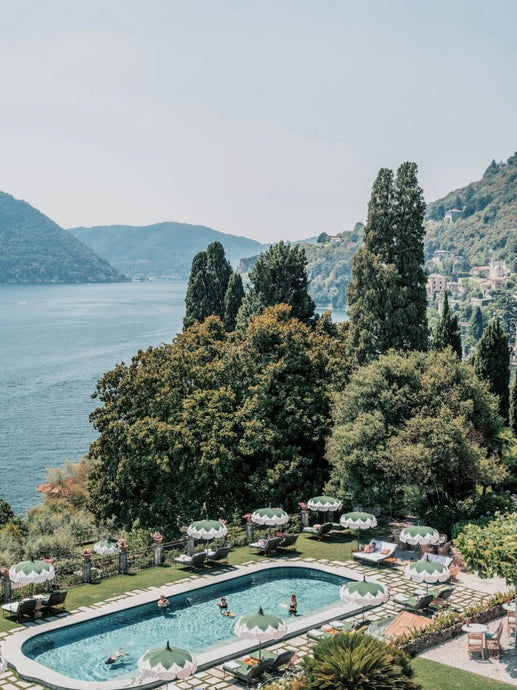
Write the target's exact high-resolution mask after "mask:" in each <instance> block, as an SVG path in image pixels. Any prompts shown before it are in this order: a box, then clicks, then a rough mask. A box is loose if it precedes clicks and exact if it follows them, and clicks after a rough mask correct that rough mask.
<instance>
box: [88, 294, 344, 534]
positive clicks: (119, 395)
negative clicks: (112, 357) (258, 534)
mask: <svg viewBox="0 0 517 690" xmlns="http://www.w3.org/2000/svg"><path fill="white" fill-rule="evenodd" d="M340 332H341V330H340V329H338V336H337V337H336V333H333V334H332V336H330V335H329V334H328V329H327V328H326V327H322V328H319V327H318V328H316V329H312V328H309V327H308V326H306V325H305V324H303V323H301V322H300V321H299V320H298V319H293V318H291V309H290V307H289V306H287V305H277V306H276V307H273V308H270V309H267V310H266V311H265V312H264V313H263V314H261V315H260V316H258V317H256V318H255V319H253V320H252V321H251V322H250V324H249V326H248V328H247V329H246V330H244V331H241V332H235V333H233V334H229V333H227V332H226V331H225V330H224V327H223V325H222V323H221V320H220V319H219V318H217V317H214V316H211V317H208V318H207V319H205V321H204V322H203V323H202V324H194V326H192V327H191V328H189V329H187V330H186V331H185V332H184V333H182V334H180V335H178V336H177V338H176V339H175V340H174V341H173V342H172V344H168V345H163V346H161V347H158V348H155V349H152V348H150V349H149V350H147V351H145V352H142V351H141V352H139V353H138V354H137V355H136V356H135V357H134V358H133V360H132V362H131V364H130V365H128V366H126V365H123V364H120V365H118V366H117V367H116V368H115V369H114V370H112V371H111V372H108V373H107V374H105V375H104V376H103V378H102V379H101V380H100V381H99V383H98V385H97V394H96V395H97V397H98V398H99V400H100V401H101V403H102V405H101V406H100V407H98V408H97V409H96V410H94V412H93V413H92V415H91V420H92V422H93V425H94V427H95V428H96V429H97V430H98V431H99V432H100V436H99V438H98V439H97V440H96V441H94V442H93V443H92V444H91V446H90V452H89V454H90V457H91V458H92V459H93V460H94V461H95V467H94V470H93V471H92V474H91V480H90V494H91V508H92V510H93V512H94V513H95V514H96V516H97V517H98V518H101V519H108V518H110V517H112V516H114V517H115V519H116V521H117V524H118V525H119V526H121V527H130V526H131V525H133V524H134V523H135V522H136V521H138V522H139V523H140V525H141V526H145V527H146V528H147V527H148V528H154V529H156V528H158V529H169V531H170V529H171V528H172V529H174V528H177V527H178V526H180V525H182V524H185V521H187V520H191V519H195V518H197V517H199V514H200V510H201V506H202V505H203V503H204V504H206V510H207V511H208V512H209V513H210V514H211V515H213V516H216V517H218V516H221V517H223V516H232V515H233V514H234V513H235V512H236V511H237V512H238V513H239V514H241V512H242V511H248V510H250V509H252V508H254V507H257V506H259V505H263V504H265V505H268V504H270V503H271V504H272V505H280V504H281V505H283V507H285V508H287V509H292V508H294V507H295V506H296V504H297V502H298V501H300V500H303V499H304V498H306V497H307V495H308V494H309V493H311V492H313V491H314V488H315V487H321V486H322V485H323V483H324V482H325V481H326V479H327V478H328V467H327V463H326V461H325V460H324V443H325V438H326V436H327V435H328V430H329V426H330V411H329V408H330V399H329V390H328V389H329V383H330V381H331V380H333V379H334V377H339V375H340V373H339V372H337V371H336V369H340V370H341V369H343V368H344V367H343V357H342V356H341V357H340V356H338V354H337V350H338V349H339V347H340V345H339V343H340V342H341V340H342V339H341V338H340V337H339V333H340ZM343 349H344V346H343Z"/></svg>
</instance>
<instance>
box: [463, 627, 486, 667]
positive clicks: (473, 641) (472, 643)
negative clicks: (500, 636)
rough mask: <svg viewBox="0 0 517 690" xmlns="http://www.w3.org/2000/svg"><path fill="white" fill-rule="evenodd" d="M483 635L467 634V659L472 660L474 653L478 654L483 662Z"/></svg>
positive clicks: (484, 646)
mask: <svg viewBox="0 0 517 690" xmlns="http://www.w3.org/2000/svg"><path fill="white" fill-rule="evenodd" d="M485 648H486V645H485V634H484V633H467V652H468V655H469V659H472V654H473V653H474V652H479V653H480V654H481V658H482V659H483V661H484V660H485Z"/></svg>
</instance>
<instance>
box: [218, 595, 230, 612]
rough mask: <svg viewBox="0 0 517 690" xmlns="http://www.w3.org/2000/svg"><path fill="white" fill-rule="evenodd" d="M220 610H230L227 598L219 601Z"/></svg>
mask: <svg viewBox="0 0 517 690" xmlns="http://www.w3.org/2000/svg"><path fill="white" fill-rule="evenodd" d="M219 608H220V609H221V610H224V609H227V608H228V602H227V601H226V597H221V599H220V600H219Z"/></svg>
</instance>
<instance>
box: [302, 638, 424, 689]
mask: <svg viewBox="0 0 517 690" xmlns="http://www.w3.org/2000/svg"><path fill="white" fill-rule="evenodd" d="M413 674H414V671H413V668H412V666H411V660H410V657H409V655H408V654H406V653H405V652H403V651H402V650H400V649H398V648H397V647H395V646H394V645H393V644H390V645H387V644H386V643H385V641H384V640H378V639H376V638H375V637H372V636H371V635H366V634H364V633H362V632H346V633H341V634H339V635H335V636H333V637H330V638H328V639H325V640H322V641H321V642H319V643H318V644H317V645H315V646H314V647H313V650H312V656H309V655H308V656H307V657H305V659H304V664H303V673H302V675H301V677H300V680H299V682H298V684H297V688H298V689H299V690H390V688H393V690H418V688H420V687H421V686H420V685H419V684H418V683H415V682H414V681H413V680H412V677H413Z"/></svg>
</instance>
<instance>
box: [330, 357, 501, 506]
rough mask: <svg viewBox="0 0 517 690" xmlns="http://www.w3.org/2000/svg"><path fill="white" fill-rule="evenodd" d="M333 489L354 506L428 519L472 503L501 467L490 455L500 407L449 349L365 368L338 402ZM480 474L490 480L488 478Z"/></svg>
mask: <svg viewBox="0 0 517 690" xmlns="http://www.w3.org/2000/svg"><path fill="white" fill-rule="evenodd" d="M333 420H334V426H333V430H332V435H331V438H330V441H329V444H328V451H327V457H328V459H329V461H330V463H331V465H332V470H331V478H330V482H329V484H328V486H327V488H328V490H329V491H334V492H335V493H336V494H337V495H339V496H340V497H341V498H343V499H344V500H345V501H346V502H347V503H348V504H349V505H353V504H357V503H365V504H378V505H380V506H381V508H382V509H383V510H385V511H387V512H390V513H392V514H393V513H394V514H407V513H406V511H416V512H417V513H418V514H422V513H423V512H425V510H427V509H428V508H429V507H430V506H442V507H444V508H445V507H447V506H451V505H454V504H455V503H456V502H457V501H458V500H460V499H464V498H466V497H468V496H469V495H471V494H472V493H473V492H474V490H475V487H476V484H477V482H478V481H480V479H481V477H482V476H483V478H484V480H485V481H489V479H488V478H487V475H486V469H487V468H486V463H484V460H485V459H486V458H487V457H489V456H491V455H493V456H494V459H493V470H494V473H493V474H492V478H493V479H494V481H495V480H496V479H497V477H498V476H499V477H500V476H501V475H497V473H496V472H495V469H496V468H497V467H499V465H500V464H501V462H500V460H499V459H498V456H497V453H496V451H495V449H494V450H492V439H495V438H496V437H497V434H498V432H499V430H500V428H501V419H500V417H499V415H498V413H497V402H496V399H495V397H494V396H492V395H491V394H490V393H488V391H487V390H486V388H485V386H484V385H483V384H482V383H481V382H480V381H479V379H478V378H477V376H476V375H475V373H474V371H473V370H472V367H470V366H469V365H467V364H463V363H462V362H460V361H458V358H457V357H456V355H455V354H453V353H452V352H451V351H450V350H449V349H447V350H444V351H441V352H435V351H432V352H430V353H428V354H426V353H420V352H412V353H407V354H402V353H396V352H391V353H388V354H387V355H383V356H381V357H379V358H378V359H377V360H375V361H373V362H371V363H370V364H368V365H365V366H363V367H361V368H359V369H358V370H356V371H355V372H353V374H352V375H351V377H350V383H349V384H348V386H347V387H346V389H345V391H344V392H342V393H340V394H338V395H336V396H335V403H334V408H333ZM482 472H484V474H483V475H482Z"/></svg>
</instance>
